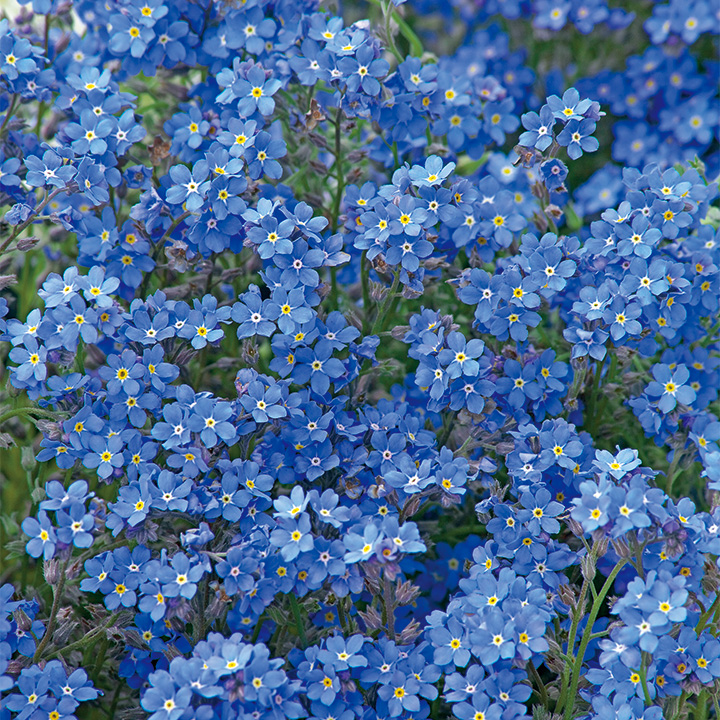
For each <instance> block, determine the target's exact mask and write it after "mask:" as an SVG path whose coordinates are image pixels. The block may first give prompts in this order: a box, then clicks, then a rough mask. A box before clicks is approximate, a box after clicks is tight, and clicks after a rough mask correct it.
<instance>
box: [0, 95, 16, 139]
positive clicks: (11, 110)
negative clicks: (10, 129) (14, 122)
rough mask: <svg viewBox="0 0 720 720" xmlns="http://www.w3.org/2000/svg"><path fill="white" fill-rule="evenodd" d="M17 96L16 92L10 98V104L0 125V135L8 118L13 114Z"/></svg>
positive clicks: (8, 120)
mask: <svg viewBox="0 0 720 720" xmlns="http://www.w3.org/2000/svg"><path fill="white" fill-rule="evenodd" d="M18 97H19V96H18V95H17V94H15V95H13V96H12V99H11V100H10V106H9V107H8V109H7V112H6V113H5V119H4V120H3V124H2V125H0V135H2V131H3V130H4V129H5V128H6V127H7V124H8V123H9V122H10V119H11V118H12V116H13V115H14V114H15V109H16V107H17V101H18Z"/></svg>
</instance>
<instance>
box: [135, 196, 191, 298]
mask: <svg viewBox="0 0 720 720" xmlns="http://www.w3.org/2000/svg"><path fill="white" fill-rule="evenodd" d="M190 215H192V213H191V212H190V211H189V210H186V211H185V212H184V213H182V215H179V216H178V217H176V218H175V220H173V221H172V223H171V224H170V227H169V228H168V229H167V230H166V231H165V234H164V235H163V236H162V237H161V238H160V239H159V240H158V241H157V244H156V245H155V251H154V252H153V260H155V261H157V259H158V257H160V253H161V252H162V250H163V248H164V247H165V243H166V241H167V240H168V239H169V238H170V236H171V235H172V233H173V231H174V230H175V228H176V227H177V226H178V225H179V224H180V223H181V222H182V221H183V220H185V218H188V217H190ZM151 275H152V272H147V273H145V277H143V281H142V284H141V285H140V292H139V294H138V297H140V298H144V297H145V293H146V292H147V286H148V283H149V282H150V276H151Z"/></svg>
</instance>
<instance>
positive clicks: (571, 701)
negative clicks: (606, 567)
mask: <svg viewBox="0 0 720 720" xmlns="http://www.w3.org/2000/svg"><path fill="white" fill-rule="evenodd" d="M626 563H627V558H621V559H620V561H619V562H618V564H617V565H615V567H614V568H613V570H612V572H611V573H610V575H608V577H607V579H606V580H605V584H604V585H603V586H602V589H601V590H600V592H599V593H598V596H597V598H596V599H595V602H594V603H593V604H592V608H591V609H590V615H589V617H588V620H587V625H586V626H585V632H584V633H583V636H582V640H581V641H580V648H579V649H578V654H577V657H576V658H575V662H574V663H573V670H572V682H571V685H570V692H569V694H568V696H567V697H568V700H567V701H566V704H565V714H564V715H563V718H564V720H571V718H572V717H573V710H574V707H575V698H576V697H577V690H578V684H579V683H580V670H581V669H582V664H583V660H584V659H585V651H586V650H587V646H588V644H589V643H590V636H591V635H592V628H593V625H595V620H597V616H598V613H599V612H600V607H601V605H602V603H603V601H604V600H605V596H606V595H607V594H608V593H609V592H610V588H612V586H613V583H614V582H615V578H616V577H617V576H618V573H619V572H620V571H621V570H622V569H623V568H624V567H625V565H626Z"/></svg>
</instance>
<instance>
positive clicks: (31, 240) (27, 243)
mask: <svg viewBox="0 0 720 720" xmlns="http://www.w3.org/2000/svg"><path fill="white" fill-rule="evenodd" d="M39 242H40V238H39V237H35V236H34V235H33V236H32V237H27V238H20V239H19V240H18V241H17V249H18V250H19V251H20V252H27V251H28V250H32V249H33V248H34V247H35V246H36V245H37V244H38V243H39Z"/></svg>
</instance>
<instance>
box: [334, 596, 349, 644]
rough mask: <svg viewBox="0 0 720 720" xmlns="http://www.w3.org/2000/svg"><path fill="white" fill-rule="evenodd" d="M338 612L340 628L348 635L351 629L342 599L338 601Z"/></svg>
mask: <svg viewBox="0 0 720 720" xmlns="http://www.w3.org/2000/svg"><path fill="white" fill-rule="evenodd" d="M337 611H338V618H339V620H340V627H341V628H342V631H343V632H344V633H345V634H346V635H347V634H349V633H350V627H349V625H348V621H347V615H346V614H345V608H344V607H343V601H342V598H338V599H337Z"/></svg>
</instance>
